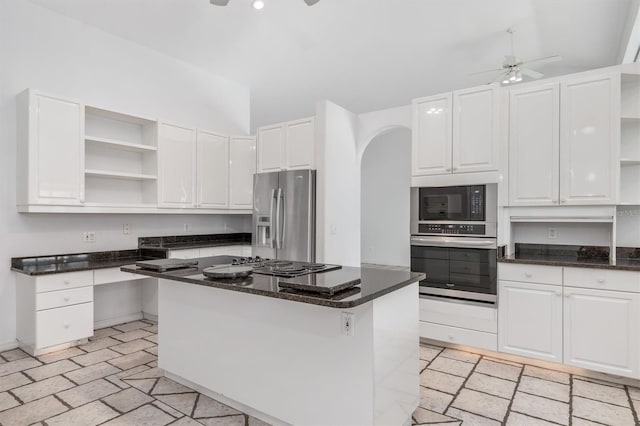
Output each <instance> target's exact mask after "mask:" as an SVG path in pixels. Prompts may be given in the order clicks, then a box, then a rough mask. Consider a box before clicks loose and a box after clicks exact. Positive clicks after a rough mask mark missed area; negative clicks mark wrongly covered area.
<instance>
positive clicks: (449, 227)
mask: <svg viewBox="0 0 640 426" xmlns="http://www.w3.org/2000/svg"><path fill="white" fill-rule="evenodd" d="M418 230H419V232H420V233H421V234H449V235H484V234H485V232H486V226H485V225H464V224H463V225H461V224H457V223H427V224H420V225H418Z"/></svg>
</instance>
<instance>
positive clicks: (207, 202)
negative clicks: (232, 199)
mask: <svg viewBox="0 0 640 426" xmlns="http://www.w3.org/2000/svg"><path fill="white" fill-rule="evenodd" d="M197 175H198V178H197V185H198V192H197V197H198V198H197V200H198V202H197V205H198V207H206V208H213V209H216V208H217V209H223V208H227V207H228V205H229V200H228V195H229V138H228V137H227V136H224V135H219V134H215V133H209V132H204V131H202V130H198V138H197Z"/></svg>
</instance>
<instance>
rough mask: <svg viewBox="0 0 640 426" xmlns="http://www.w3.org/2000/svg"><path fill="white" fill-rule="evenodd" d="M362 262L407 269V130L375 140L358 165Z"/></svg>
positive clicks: (387, 133) (409, 137)
mask: <svg viewBox="0 0 640 426" xmlns="http://www.w3.org/2000/svg"><path fill="white" fill-rule="evenodd" d="M361 173H362V174H361V184H362V187H361V193H360V197H361V204H360V211H361V226H360V229H361V247H362V263H375V264H380V265H397V266H411V250H410V243H409V233H410V228H409V208H410V186H411V131H409V130H407V129H394V130H391V131H389V132H386V133H383V134H381V135H379V136H377V137H375V138H374V139H373V140H372V141H371V142H370V143H369V144H368V146H367V148H366V150H365V151H364V154H363V156H362V162H361Z"/></svg>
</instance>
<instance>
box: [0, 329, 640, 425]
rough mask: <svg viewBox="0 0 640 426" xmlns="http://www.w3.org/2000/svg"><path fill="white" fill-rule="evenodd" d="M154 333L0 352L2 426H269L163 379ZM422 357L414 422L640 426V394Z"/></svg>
mask: <svg viewBox="0 0 640 426" xmlns="http://www.w3.org/2000/svg"><path fill="white" fill-rule="evenodd" d="M157 331H158V326H157V325H155V324H153V323H151V322H148V321H134V322H130V323H126V324H122V325H119V326H114V327H109V328H103V329H100V330H96V332H95V335H94V337H92V338H91V339H90V341H89V342H88V343H87V344H85V345H81V346H78V347H75V348H70V349H66V350H63V351H59V352H55V353H51V354H47V355H43V356H40V357H37V358H33V357H30V356H29V355H27V354H25V353H24V352H22V351H21V350H19V349H15V350H11V351H6V352H3V353H0V426H14V425H31V424H39V425H48V426H58V425H60V426H74V425H81V426H92V425H109V426H114V425H154V426H155V425H169V424H171V425H177V426H197V425H207V426H214V425H215V426H236V425H237V426H265V425H266V423H264V422H262V421H260V420H258V419H255V418H253V417H250V416H248V415H246V414H244V413H241V412H239V411H236V410H234V409H233V408H231V407H228V406H226V405H224V404H222V403H220V402H218V401H215V400H213V399H211V398H209V397H207V396H204V395H202V394H200V393H198V392H196V391H194V390H192V389H189V388H187V387H185V386H182V385H180V384H179V383H176V382H173V381H172V380H169V379H167V378H166V377H164V376H163V372H162V370H160V369H158V368H157V361H156V359H157V357H156V354H157V346H156V345H157ZM420 359H421V361H420V370H421V372H420V384H421V387H420V407H419V408H418V409H417V410H416V411H415V412H414V414H413V420H414V424H442V425H447V426H456V425H460V424H464V425H480V426H481V425H500V424H506V425H509V426H511V425H515V426H528V425H541V426H542V425H557V424H560V425H575V426H582V425H585V426H586V425H599V424H605V425H614V426H619V425H639V424H640V423H639V422H638V414H639V412H640V388H634V387H630V386H622V385H619V384H615V383H608V382H603V381H600V380H595V379H589V378H585V377H580V376H576V375H570V374H567V373H564V372H560V371H554V370H547V369H543V368H539V367H534V366H531V365H522V364H517V363H513V362H509V361H503V360H498V359H493V358H490V357H487V356H481V355H477V354H474V353H470V352H463V351H459V350H455V349H445V348H441V347H437V346H430V345H423V346H421V348H420Z"/></svg>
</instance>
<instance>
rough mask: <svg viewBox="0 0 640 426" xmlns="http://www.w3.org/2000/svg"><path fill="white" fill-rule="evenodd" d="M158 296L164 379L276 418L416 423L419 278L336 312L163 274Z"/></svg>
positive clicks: (304, 421) (288, 421)
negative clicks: (349, 330)
mask: <svg viewBox="0 0 640 426" xmlns="http://www.w3.org/2000/svg"><path fill="white" fill-rule="evenodd" d="M158 302H159V303H158V308H159V317H160V318H162V324H161V326H160V327H159V345H158V348H159V354H158V355H159V366H160V367H161V368H162V369H164V370H165V371H166V374H167V377H170V378H172V379H174V380H176V381H178V382H181V383H183V384H185V385H188V386H192V387H194V388H195V389H196V390H198V391H201V392H202V393H204V394H206V395H209V396H211V397H212V398H215V399H217V400H219V401H221V402H223V403H226V404H228V405H230V406H232V407H234V408H236V409H239V410H241V411H244V412H245V413H247V414H250V415H253V416H255V417H257V418H260V419H262V420H264V421H266V422H269V423H272V424H274V425H281V424H291V425H323V426H325V425H326V426H328V425H340V426H347V425H367V426H370V425H403V424H411V415H412V413H413V411H414V410H415V409H416V407H417V406H418V401H419V371H418V370H419V337H418V284H417V282H416V283H413V284H409V285H408V286H406V287H403V288H401V289H399V290H395V291H393V292H391V293H388V294H386V295H384V296H381V297H379V298H377V299H375V300H372V301H369V302H366V303H364V304H362V305H359V306H356V307H353V308H348V309H337V308H333V307H324V306H318V305H314V304H308V303H301V302H294V301H289V300H282V299H277V298H272V297H265V296H261V295H254V294H248V293H242V292H237V291H229V290H224V289H219V288H213V287H207V286H203V285H194V284H188V283H184V282H179V281H172V280H166V279H160V280H159V299H158ZM343 312H350V313H353V314H354V318H355V323H354V329H353V335H352V336H349V335H345V334H344V333H343V330H342V316H343Z"/></svg>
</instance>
